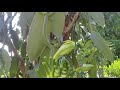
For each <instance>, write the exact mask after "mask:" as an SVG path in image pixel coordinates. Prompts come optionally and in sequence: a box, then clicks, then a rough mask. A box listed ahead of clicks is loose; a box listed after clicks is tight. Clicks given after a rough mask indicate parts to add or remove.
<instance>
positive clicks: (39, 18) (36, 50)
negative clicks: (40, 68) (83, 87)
mask: <svg viewBox="0 0 120 90" xmlns="http://www.w3.org/2000/svg"><path fill="white" fill-rule="evenodd" d="M43 19H44V15H43V14H42V13H35V16H34V18H33V21H32V24H31V30H30V31H29V34H28V38H27V53H28V57H29V59H30V60H31V61H33V60H35V59H36V58H37V57H38V56H39V55H40V52H41V51H42V49H43V47H44V46H45V44H44V39H43V37H42V35H41V34H42V26H43Z"/></svg>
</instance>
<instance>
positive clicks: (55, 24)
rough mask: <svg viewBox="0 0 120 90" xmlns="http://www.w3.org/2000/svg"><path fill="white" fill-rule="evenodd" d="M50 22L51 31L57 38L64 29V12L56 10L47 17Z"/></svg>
mask: <svg viewBox="0 0 120 90" xmlns="http://www.w3.org/2000/svg"><path fill="white" fill-rule="evenodd" d="M49 18H50V19H49V20H51V23H52V32H53V33H54V34H55V35H56V37H57V38H58V39H60V36H61V35H62V32H63V29H64V22H65V13H64V12H56V13H55V14H53V15H52V16H51V17H49Z"/></svg>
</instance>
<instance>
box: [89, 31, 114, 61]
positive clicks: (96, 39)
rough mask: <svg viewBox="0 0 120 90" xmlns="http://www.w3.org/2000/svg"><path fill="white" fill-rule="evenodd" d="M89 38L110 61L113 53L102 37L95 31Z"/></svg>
mask: <svg viewBox="0 0 120 90" xmlns="http://www.w3.org/2000/svg"><path fill="white" fill-rule="evenodd" d="M90 38H91V40H92V41H93V43H94V45H95V46H96V47H97V48H98V49H99V50H100V51H101V53H102V55H103V56H104V57H105V58H106V59H108V60H109V61H111V62H112V61H113V54H112V52H111V50H110V48H109V46H108V45H107V43H106V41H105V40H104V39H103V37H102V36H101V35H100V34H99V33H97V32H92V34H91V36H90Z"/></svg>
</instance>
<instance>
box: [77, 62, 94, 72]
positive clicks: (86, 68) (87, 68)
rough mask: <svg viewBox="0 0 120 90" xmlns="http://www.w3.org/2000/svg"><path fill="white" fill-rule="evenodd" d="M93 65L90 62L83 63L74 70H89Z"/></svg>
mask: <svg viewBox="0 0 120 90" xmlns="http://www.w3.org/2000/svg"><path fill="white" fill-rule="evenodd" d="M93 67H94V66H93V65H92V64H84V65H83V66H82V67H79V68H77V69H76V70H75V71H77V72H80V71H89V70H90V69H91V68H93Z"/></svg>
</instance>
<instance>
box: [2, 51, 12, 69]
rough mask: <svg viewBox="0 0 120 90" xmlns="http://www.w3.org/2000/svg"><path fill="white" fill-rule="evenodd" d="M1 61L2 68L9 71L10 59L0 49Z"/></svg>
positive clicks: (6, 53)
mask: <svg viewBox="0 0 120 90" xmlns="http://www.w3.org/2000/svg"><path fill="white" fill-rule="evenodd" d="M2 59H3V62H4V67H5V68H6V69H7V70H8V71H9V69H10V67H11V58H10V56H9V54H8V52H7V51H6V50H5V49H2Z"/></svg>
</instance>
